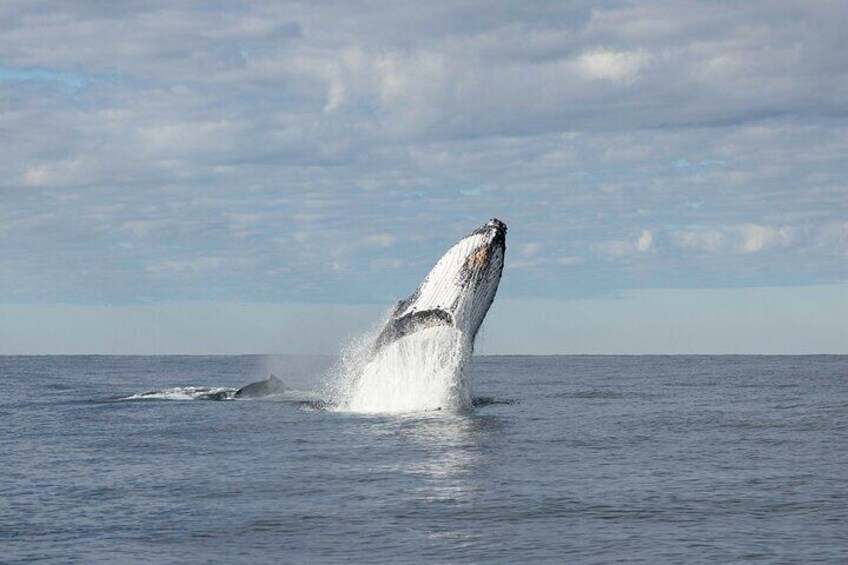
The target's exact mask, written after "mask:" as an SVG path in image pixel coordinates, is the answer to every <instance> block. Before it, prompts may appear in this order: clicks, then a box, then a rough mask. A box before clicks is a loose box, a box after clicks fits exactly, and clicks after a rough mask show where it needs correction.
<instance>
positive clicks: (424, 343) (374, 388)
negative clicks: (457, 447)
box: [334, 326, 471, 413]
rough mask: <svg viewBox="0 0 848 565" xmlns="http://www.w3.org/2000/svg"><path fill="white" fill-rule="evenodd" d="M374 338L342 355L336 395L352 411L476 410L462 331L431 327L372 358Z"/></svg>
mask: <svg viewBox="0 0 848 565" xmlns="http://www.w3.org/2000/svg"><path fill="white" fill-rule="evenodd" d="M372 343H373V336H371V335H368V336H363V338H361V339H360V340H359V341H358V342H357V343H355V344H353V345H351V346H349V347H348V348H346V349H345V350H344V351H343V352H342V357H341V362H340V364H339V366H338V367H337V370H336V374H335V378H336V382H335V385H334V389H335V390H334V392H335V394H334V396H335V397H336V399H337V405H338V407H339V409H341V410H345V411H351V412H363V413H380V412H394V413H398V412H420V411H428V410H442V409H445V410H462V409H465V408H468V407H470V406H471V386H470V378H469V377H470V375H469V364H468V360H469V358H470V354H471V347H470V344H469V343H468V339H467V338H466V337H465V336H464V335H463V333H462V332H461V331H459V330H457V329H456V328H453V327H448V326H436V327H432V328H426V329H422V330H419V331H417V332H415V333H412V334H410V335H408V336H406V337H403V338H401V339H399V340H397V341H394V342H392V343H390V344H389V345H387V346H386V347H384V348H382V349H380V351H378V352H377V353H376V354H375V355H373V356H372V355H371V346H372Z"/></svg>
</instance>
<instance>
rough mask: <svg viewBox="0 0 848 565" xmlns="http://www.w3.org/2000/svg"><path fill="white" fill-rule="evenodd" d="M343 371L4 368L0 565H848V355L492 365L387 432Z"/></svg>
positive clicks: (159, 365)
mask: <svg viewBox="0 0 848 565" xmlns="http://www.w3.org/2000/svg"><path fill="white" fill-rule="evenodd" d="M331 361H332V360H330V359H328V358H322V357H272V358H266V357H260V356H239V357H101V356H90V357H89V356H80V357H64V356H62V357H0V382H2V395H0V424H2V425H0V562H3V563H29V562H43V563H134V562H144V563H148V564H151V563H231V562H246V563H281V562H290V563H479V562H490V563H512V562H518V561H524V562H533V563H598V564H601V563H615V562H621V563H652V564H653V563H687V564H693V563H747V562H752V563H759V562H761V563H834V564H835V563H846V562H848V356H804V357H791V356H785V357H784V356H780V357H762V356H750V357H748V356H646V357H616V356H600V357H593V356H564V357H476V358H474V367H473V379H474V380H473V385H474V386H473V397H474V398H475V402H474V404H475V407H474V408H473V409H472V410H466V411H451V410H441V411H431V412H426V413H417V414H394V415H389V414H356V413H350V412H344V411H338V410H331V409H330V410H328V409H324V405H323V404H322V403H321V400H322V399H321V398H320V394H319V393H316V392H315V391H316V390H320V386H319V385H320V376H321V375H322V374H324V373H325V372H326V371H327V370H328V368H329V366H330V363H331ZM269 372H273V373H275V374H277V375H278V376H279V377H280V378H282V379H283V380H284V381H286V382H287V383H288V384H289V385H290V386H291V387H292V388H293V389H295V390H293V391H290V392H287V393H285V394H282V395H279V396H276V397H272V398H268V399H260V400H229V401H217V402H216V401H209V400H192V399H191V398H193V396H192V394H183V395H182V396H180V395H179V394H173V395H171V396H167V395H165V396H163V397H161V398H152V399H151V398H148V399H138V398H136V399H133V400H126V399H127V398H128V397H131V396H133V395H137V394H138V393H143V392H149V391H163V390H166V389H171V390H173V389H175V388H176V387H183V388H181V389H180V390H182V391H184V392H185V391H189V392H190V391H196V390H199V388H198V387H202V388H203V389H207V388H208V389H210V390H211V389H215V390H219V391H220V390H226V389H231V388H236V387H239V386H241V385H244V384H246V383H248V382H251V381H254V380H259V379H262V378H265V377H267V375H268V373H269ZM185 387H195V388H194V389H191V388H185ZM166 397H167V398H170V399H167V398H166Z"/></svg>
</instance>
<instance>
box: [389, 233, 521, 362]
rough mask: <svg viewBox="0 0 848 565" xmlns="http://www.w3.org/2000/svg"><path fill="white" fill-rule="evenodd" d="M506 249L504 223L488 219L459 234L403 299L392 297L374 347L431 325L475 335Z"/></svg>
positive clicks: (495, 288)
mask: <svg viewBox="0 0 848 565" xmlns="http://www.w3.org/2000/svg"><path fill="white" fill-rule="evenodd" d="M505 251H506V224H504V223H503V222H501V221H500V220H497V219H492V220H489V221H488V222H486V223H485V224H483V225H482V226H480V227H479V228H477V229H476V230H474V231H473V232H471V233H470V234H468V235H467V236H465V237H464V238H462V239H461V240H460V241H459V242H457V243H456V244H455V245H454V246H453V247H451V248H450V249H449V250H448V251H447V253H445V254H444V255H443V256H442V258H441V259H439V261H438V262H437V263H436V265H435V266H434V267H433V268H432V269H431V270H430V272H429V273H428V274H427V276H426V278H425V279H424V281H423V282H422V283H421V285H420V286H419V287H418V288H417V289H416V290H415V292H413V293H412V294H411V295H410V296H409V297H408V298H407V299H406V300H401V301H400V302H398V303H397V305H396V306H395V308H394V311H393V312H392V314H391V316H390V317H389V320H388V322H387V323H386V325H385V327H384V328H383V330H382V332H380V335H379V336H378V337H377V339H376V341H375V343H374V351H375V352H377V351H379V350H380V349H382V348H384V347H386V346H387V345H389V344H391V343H393V342H395V341H397V340H399V339H401V338H404V337H406V336H408V335H410V334H413V333H415V332H417V331H420V330H422V329H426V328H432V327H435V326H449V327H453V328H456V329H458V330H459V331H461V332H462V333H463V334H464V335H465V336H467V339H468V340H469V342H470V343H471V345H472V346H473V343H474V338H475V337H476V335H477V331H478V330H479V329H480V325H481V324H482V323H483V319H484V318H485V317H486V313H487V312H488V311H489V307H490V306H491V305H492V301H493V300H494V299H495V294H496V293H497V291H498V284H499V283H500V280H501V275H502V273H503V266H504V253H505Z"/></svg>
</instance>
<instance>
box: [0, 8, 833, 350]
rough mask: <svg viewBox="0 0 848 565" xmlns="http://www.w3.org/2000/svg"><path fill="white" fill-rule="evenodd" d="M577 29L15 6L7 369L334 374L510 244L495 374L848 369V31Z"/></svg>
mask: <svg viewBox="0 0 848 565" xmlns="http://www.w3.org/2000/svg"><path fill="white" fill-rule="evenodd" d="M560 4H561V3H548V2H522V3H516V2H503V3H499V2H493V3H488V4H487V5H486V8H485V9H482V8H481V5H480V3H478V2H467V3H464V2H458V1H451V2H430V3H426V5H422V3H413V2H392V3H374V2H326V3H320V4H318V3H283V2H251V3H237V4H231V3H218V2H167V3H166V2H161V3H157V2H152V3H143V4H141V3H134V2H126V3H102V2H84V1H56V2H40V3H38V4H37V5H36V4H34V3H32V2H23V1H21V2H17V1H9V2H3V3H2V5H0V22H2V24H0V27H2V29H3V32H2V33H0V313H2V314H3V316H2V317H1V318H0V353H14V352H31V353H32V352H45V353H49V352H176V351H183V352H242V351H243V352H249V351H267V352H273V351H279V352H301V351H308V352H326V353H332V352H333V351H334V350H335V348H337V347H338V344H339V343H340V342H342V341H343V340H344V339H345V338H346V336H349V335H351V334H355V333H356V332H357V331H360V330H362V329H364V328H366V327H368V326H369V325H370V324H372V323H373V322H374V320H375V319H376V318H379V316H380V313H381V312H382V311H383V310H384V309H385V308H386V307H388V306H389V305H390V304H391V303H392V302H393V301H394V300H397V299H399V298H402V297H403V296H405V295H407V294H408V293H409V292H411V290H412V289H414V288H415V286H417V284H418V282H420V279H421V278H422V277H423V275H424V274H425V273H426V271H427V270H428V268H429V267H430V266H431V264H432V263H433V262H434V261H435V260H436V259H437V258H438V256H439V255H440V254H441V253H442V252H443V251H444V250H445V249H446V248H447V247H448V246H449V245H450V244H451V243H452V242H453V241H455V240H456V239H458V238H459V237H460V236H462V235H463V234H464V233H466V232H468V231H469V230H470V229H472V228H473V227H475V226H477V225H479V224H481V223H482V222H484V221H485V220H487V219H488V218H490V217H498V218H501V219H502V220H504V221H506V222H507V223H508V225H509V229H510V231H509V236H508V252H507V264H506V270H505V275H504V280H503V283H502V287H501V291H500V293H499V298H498V300H497V301H496V305H495V307H494V309H493V312H492V315H491V319H490V320H489V321H488V323H487V327H486V331H485V336H484V340H483V342H482V344H481V348H482V349H481V350H482V351H485V352H489V353H497V352H510V353H521V352H533V353H552V352H563V353H592V352H616V351H622V352H635V353H642V352H684V351H685V352H700V351H703V352H722V351H731V350H732V351H734V352H744V351H751V352H781V351H783V352H796V351H797V352H817V351H830V352H848V339H844V340H840V339H838V338H835V337H834V332H836V334H839V333H841V334H843V335H848V322H845V320H846V319H848V316H846V315H845V314H846V308H848V306H846V304H848V166H846V159H845V155H846V154H848V119H846V116H848V58H846V57H845V55H844V54H845V52H846V50H848V39H846V35H845V33H844V30H843V29H842V26H843V23H844V22H845V21H846V18H848V6H846V5H844V4H841V3H835V2H802V3H799V2H779V1H768V2H766V1H763V2H746V3H738V4H739V5H737V3H727V2H703V3H699V2H687V3H680V2H650V1H648V2H591V3H590V2H570V3H568V4H567V5H566V6H563V5H560ZM758 297H759V298H758ZM752 301H753V302H752ZM763 301H765V302H763ZM752 303H756V304H759V306H758V308H757V309H756V310H755V311H754V310H751V304H752ZM680 308H685V309H686V310H685V311H681V310H680ZM717 311H721V312H722V314H721V316H718V317H716V315H714V314H715V312H717ZM163 312H165V313H168V316H163V315H162V313H163ZM552 313H556V314H552ZM687 319H688V320H689V322H686V320H687ZM36 320H37V321H38V323H37V324H36V322H35V321H36ZM811 321H813V322H814V323H810V322H811ZM541 327H545V328H547V331H545V332H544V333H542V332H539V331H538V329H539V328H541ZM38 328H52V329H51V330H50V331H39V330H38ZM174 328H181V329H182V331H181V333H180V332H178V333H175V330H174ZM290 328H300V329H301V330H302V331H300V332H298V331H294V330H291V329H290ZM534 328H535V329H534ZM687 328H688V329H690V330H691V332H688V331H686V329H687ZM758 328H759V330H761V331H757V329H758ZM60 329H61V331H60ZM742 329H744V332H743V331H742ZM643 332H648V333H646V334H645V335H646V337H645V338H644V339H633V338H632V336H633V335H636V334H640V333H643ZM121 336H123V337H121ZM127 336H129V337H127ZM163 336H164V337H163ZM248 336H249V337H248ZM528 336H532V337H528ZM587 336H588V337H587ZM628 336H631V337H628ZM648 336H650V339H649V338H648ZM730 336H734V337H733V339H731V338H730ZM778 336H784V337H785V336H791V337H792V339H784V338H778Z"/></svg>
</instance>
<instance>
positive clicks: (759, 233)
mask: <svg viewBox="0 0 848 565" xmlns="http://www.w3.org/2000/svg"><path fill="white" fill-rule="evenodd" d="M734 229H735V230H736V231H737V232H738V233H739V234H740V235H741V237H742V241H741V249H742V251H743V252H745V253H757V252H759V251H762V250H763V249H765V248H767V247H771V246H772V245H783V246H786V245H789V244H790V243H792V230H791V229H790V228H773V227H770V226H760V225H756V224H744V225H741V226H738V227H736V228H734Z"/></svg>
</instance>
